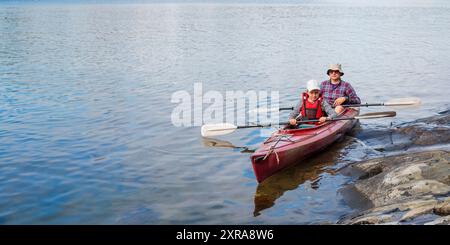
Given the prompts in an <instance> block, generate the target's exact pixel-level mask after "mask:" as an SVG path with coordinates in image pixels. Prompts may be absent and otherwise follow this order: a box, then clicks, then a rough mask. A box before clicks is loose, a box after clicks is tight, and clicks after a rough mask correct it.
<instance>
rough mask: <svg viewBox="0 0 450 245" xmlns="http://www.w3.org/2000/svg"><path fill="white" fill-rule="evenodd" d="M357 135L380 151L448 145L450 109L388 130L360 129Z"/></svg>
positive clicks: (449, 138)
mask: <svg viewBox="0 0 450 245" xmlns="http://www.w3.org/2000/svg"><path fill="white" fill-rule="evenodd" d="M355 136H356V137H357V138H359V139H361V140H363V141H365V142H366V143H367V144H368V145H371V146H372V147H373V149H374V150H376V151H378V152H394V151H404V150H409V149H411V148H423V147H425V146H434V145H442V144H447V145H448V144H449V142H450V110H447V111H443V112H441V113H440V114H438V115H435V116H432V117H428V118H422V119H418V120H416V121H413V122H407V123H401V124H396V125H392V126H391V127H390V128H389V129H387V130H386V129H384V128H383V129H380V130H369V131H367V130H363V131H359V132H356V135H355Z"/></svg>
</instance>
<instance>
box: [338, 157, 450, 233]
mask: <svg viewBox="0 0 450 245" xmlns="http://www.w3.org/2000/svg"><path fill="white" fill-rule="evenodd" d="M449 160H450V154H449V152H447V151H430V152H420V153H409V154H405V155H398V156H391V157H384V158H377V159H372V160H369V161H364V162H359V163H356V164H353V165H350V166H349V167H348V168H353V170H356V171H351V172H355V173H359V175H360V176H359V179H358V180H357V181H356V182H355V183H354V188H355V189H356V190H357V191H358V192H360V193H361V194H362V195H364V197H366V198H367V199H368V200H369V201H370V202H372V204H373V206H372V208H370V209H368V210H364V211H360V212H358V213H355V214H351V215H348V216H346V217H344V218H342V219H341V220H340V221H338V223H340V224H434V223H436V224H437V223H439V224H448V218H444V217H446V216H448V215H450V197H449V194H450V161H449Z"/></svg>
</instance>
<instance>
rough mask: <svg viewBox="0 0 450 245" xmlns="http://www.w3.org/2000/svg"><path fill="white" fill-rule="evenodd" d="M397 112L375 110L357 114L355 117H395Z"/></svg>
mask: <svg viewBox="0 0 450 245" xmlns="http://www.w3.org/2000/svg"><path fill="white" fill-rule="evenodd" d="M396 115H397V113H396V112H395V111H386V112H373V113H366V114H363V115H359V116H355V119H372V118H382V117H395V116H396Z"/></svg>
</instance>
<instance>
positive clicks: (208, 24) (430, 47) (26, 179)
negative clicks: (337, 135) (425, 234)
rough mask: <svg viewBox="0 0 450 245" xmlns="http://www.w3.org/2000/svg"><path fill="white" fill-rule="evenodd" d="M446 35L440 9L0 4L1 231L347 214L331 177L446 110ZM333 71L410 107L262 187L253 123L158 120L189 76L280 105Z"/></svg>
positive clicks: (447, 17)
mask: <svg viewBox="0 0 450 245" xmlns="http://www.w3.org/2000/svg"><path fill="white" fill-rule="evenodd" d="M330 16H335V17H330ZM330 23H334V24H333V26H332V28H330ZM448 26H450V8H449V6H447V5H446V4H445V3H441V2H440V4H435V5H433V4H430V3H426V2H424V3H423V4H421V5H419V6H417V5H414V6H410V5H408V4H407V3H405V4H404V5H401V4H400V5H399V6H398V5H397V6H396V7H395V8H393V7H390V6H378V7H372V6H361V5H357V6H351V5H344V6H338V5H336V4H333V3H323V4H321V5H308V4H297V5H277V4H272V5H242V4H236V5H234V4H227V5H220V4H206V5H205V4H196V5H177V4H174V5H158V4H148V5H126V4H121V5H114V4H109V5H108V4H71V5H60V4H46V5H39V4H20V5H14V4H3V3H0V33H1V37H2V38H1V39H2V42H1V44H0V120H1V121H0V125H1V126H0V140H1V144H0V173H1V174H0V223H1V224H321V223H330V222H331V223H333V222H335V221H336V220H338V219H339V218H340V217H342V216H343V215H345V214H346V213H348V212H352V210H354V209H355V208H358V207H355V206H354V205H351V204H352V203H353V201H351V200H352V197H348V196H346V195H344V194H342V192H340V191H339V190H340V189H341V188H343V187H345V186H346V185H347V184H348V183H351V182H352V181H353V179H352V177H351V176H347V175H343V174H340V173H337V172H336V170H337V169H339V168H340V167H343V166H345V165H346V164H348V163H350V162H352V161H357V160H361V159H366V158H371V157H376V156H378V155H381V154H384V153H385V152H381V151H379V150H374V149H376V148H380V147H381V146H386V145H388V144H392V145H394V144H401V143H404V142H406V141H407V140H408V138H407V137H405V138H404V137H402V136H401V135H398V134H395V135H393V136H392V137H391V138H389V137H379V136H380V135H386V136H387V135H389V133H390V132H391V131H390V130H389V129H390V128H392V127H395V126H396V125H401V124H402V123H405V122H409V121H413V120H415V119H418V118H424V117H429V116H433V115H436V114H437V113H438V112H440V111H443V110H448V108H450V103H449V100H448V96H449V92H448V91H450V83H449V82H448V81H447V79H448V77H450V70H449V69H448V61H449V60H450V47H449V45H448V40H450V32H449V31H448V30H447V29H448ZM331 62H340V63H342V64H343V69H344V71H345V75H344V77H343V78H344V79H345V80H348V81H349V82H351V84H352V85H353V87H354V88H355V89H356V91H357V92H358V94H359V96H360V97H361V98H362V101H363V102H369V103H376V102H382V101H386V100H388V99H390V98H393V97H419V98H421V99H422V106H421V107H418V108H405V109H401V110H398V109H397V117H396V118H385V119H374V120H365V121H361V122H360V125H359V126H358V127H357V128H356V129H355V130H354V131H353V132H352V133H351V134H350V136H348V137H346V138H345V139H343V140H342V141H341V142H337V143H336V144H334V145H332V146H330V147H329V148H327V150H326V151H325V152H323V154H321V155H319V156H316V157H313V158H310V159H308V160H305V161H303V162H301V163H299V164H298V165H296V166H294V167H292V168H289V169H286V170H283V171H282V172H281V173H279V174H277V175H274V176H273V177H271V178H270V179H268V180H267V181H266V182H263V183H261V184H258V183H257V182H256V180H255V177H254V175H253V170H252V166H251V162H250V159H249V156H250V153H251V150H252V149H255V148H256V147H257V146H258V145H259V144H260V143H261V142H262V141H263V140H264V138H263V137H260V133H259V130H255V129H245V130H239V131H236V132H235V133H233V134H231V135H227V136H223V137H219V140H222V142H221V143H220V144H218V143H208V142H205V139H203V138H202V137H201V136H200V129H199V127H188V128H181V127H178V128H174V127H173V126H172V124H171V122H170V116H171V112H172V110H173V109H174V108H175V106H176V104H174V103H171V96H172V94H173V93H174V92H176V91H179V90H186V91H188V92H190V93H192V91H193V88H194V85H193V84H194V83H197V82H200V83H202V84H203V90H204V92H206V91H209V90H217V91H219V92H223V93H225V91H226V90H243V91H249V90H265V91H279V93H280V105H281V106H292V105H293V104H295V103H296V102H297V101H296V100H297V97H298V95H299V93H300V92H301V91H302V90H303V89H304V84H305V82H306V81H307V80H309V79H312V78H315V79H318V80H322V79H323V80H324V79H326V76H325V70H326V66H327V64H329V63H331ZM382 110H390V108H363V109H362V113H365V112H374V111H382ZM281 115H282V117H287V114H285V113H283V114H281ZM447 126H448V124H447ZM431 127H433V125H431ZM447 143H448V142H447ZM443 144H444V147H445V142H443ZM438 145H439V144H438ZM214 146H215V147H214ZM233 146H237V147H238V148H233ZM245 147H246V148H245ZM421 147H423V146H419V149H420V148H421ZM429 147H433V146H429ZM437 147H440V146H437ZM392 149H394V148H392ZM395 150H398V151H403V150H404V149H395ZM386 151H389V148H388V149H387V150H386ZM349 200H350V201H349ZM349 202H352V203H350V204H349Z"/></svg>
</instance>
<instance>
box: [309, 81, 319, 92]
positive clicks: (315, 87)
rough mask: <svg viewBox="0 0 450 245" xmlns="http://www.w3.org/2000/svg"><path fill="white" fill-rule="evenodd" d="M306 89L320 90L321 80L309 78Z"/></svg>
mask: <svg viewBox="0 0 450 245" xmlns="http://www.w3.org/2000/svg"><path fill="white" fill-rule="evenodd" d="M306 89H307V90H308V92H310V91H312V90H320V86H319V82H318V81H317V80H309V81H308V82H307V83H306Z"/></svg>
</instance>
